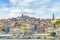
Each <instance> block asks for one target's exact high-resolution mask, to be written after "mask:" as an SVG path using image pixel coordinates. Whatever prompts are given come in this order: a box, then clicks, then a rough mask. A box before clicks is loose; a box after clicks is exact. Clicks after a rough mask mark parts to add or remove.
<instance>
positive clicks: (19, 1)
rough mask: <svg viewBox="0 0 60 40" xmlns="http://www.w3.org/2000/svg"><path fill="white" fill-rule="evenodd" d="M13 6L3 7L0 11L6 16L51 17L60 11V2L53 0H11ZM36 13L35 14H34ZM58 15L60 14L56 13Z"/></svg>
mask: <svg viewBox="0 0 60 40" xmlns="http://www.w3.org/2000/svg"><path fill="white" fill-rule="evenodd" d="M9 2H10V3H11V5H12V6H11V7H2V8H1V9H0V13H3V14H2V15H4V16H5V17H16V16H20V15H21V14H26V15H28V16H32V17H36V18H38V17H39V18H51V15H52V14H53V13H55V14H56V13H58V14H59V13H60V2H58V1H52V0H9ZM33 13H34V14H33ZM6 14H7V16H6ZM56 17H58V15H56Z"/></svg>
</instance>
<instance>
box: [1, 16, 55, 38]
mask: <svg viewBox="0 0 60 40" xmlns="http://www.w3.org/2000/svg"><path fill="white" fill-rule="evenodd" d="M53 21H54V20H53V19H39V18H34V17H29V16H26V15H22V16H20V17H19V16H18V17H16V18H8V19H0V35H1V34H11V35H12V36H11V38H40V37H46V36H47V35H48V36H50V33H51V32H55V31H56V28H55V25H54V23H53ZM48 36H47V37H48Z"/></svg>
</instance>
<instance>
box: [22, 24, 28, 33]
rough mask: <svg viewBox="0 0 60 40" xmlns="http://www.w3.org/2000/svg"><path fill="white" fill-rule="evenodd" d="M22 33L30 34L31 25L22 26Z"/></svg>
mask: <svg viewBox="0 0 60 40" xmlns="http://www.w3.org/2000/svg"><path fill="white" fill-rule="evenodd" d="M21 32H22V33H26V32H29V24H22V25H21Z"/></svg>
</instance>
